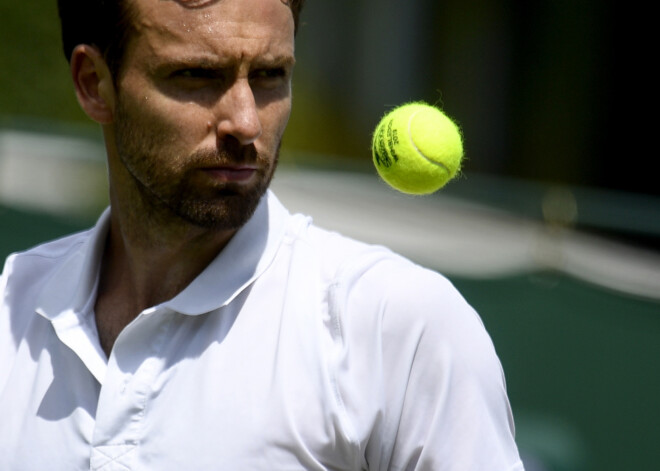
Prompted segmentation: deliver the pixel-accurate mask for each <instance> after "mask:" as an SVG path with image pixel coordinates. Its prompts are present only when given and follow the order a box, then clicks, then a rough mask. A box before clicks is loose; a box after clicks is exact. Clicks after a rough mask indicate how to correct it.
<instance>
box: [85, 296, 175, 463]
mask: <svg viewBox="0 0 660 471" xmlns="http://www.w3.org/2000/svg"><path fill="white" fill-rule="evenodd" d="M167 317H168V316H167V313H166V312H162V310H158V309H153V310H150V311H145V312H143V313H141V314H140V316H138V317H137V318H136V319H135V320H134V321H133V322H132V323H131V324H129V325H128V326H127V327H126V328H125V329H124V330H123V331H122V333H121V334H120V335H119V337H118V338H117V341H116V342H115V345H114V347H113V350H112V353H111V355H110V358H109V359H108V368H107V374H106V377H105V380H104V382H103V386H102V387H101V394H100V397H99V402H98V406H97V412H96V425H95V430H94V438H93V440H92V450H91V456H90V469H91V470H93V471H126V470H132V469H136V468H135V466H134V462H135V459H136V458H135V454H136V451H137V449H138V448H139V446H140V442H141V439H142V437H143V433H144V425H145V421H146V420H147V417H146V410H147V408H148V404H149V401H150V400H151V399H152V397H153V393H154V385H155V384H156V383H157V380H158V377H159V375H160V374H162V371H163V364H164V361H163V354H162V353H163V348H164V343H165V340H166V338H167V328H168V322H167V319H166V318H167Z"/></svg>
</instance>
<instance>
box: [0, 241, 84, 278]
mask: <svg viewBox="0 0 660 471" xmlns="http://www.w3.org/2000/svg"><path fill="white" fill-rule="evenodd" d="M89 234H90V230H85V231H81V232H77V233H75V234H70V235H67V236H64V237H61V238H59V239H55V240H52V241H49V242H45V243H43V244H40V245H37V246H35V247H32V248H30V249H28V250H25V251H22V252H16V253H13V254H11V255H10V256H9V257H7V260H6V261H5V266H4V270H3V273H4V276H5V277H7V279H10V278H13V277H15V276H16V275H17V274H18V273H22V272H26V271H27V272H34V273H42V272H43V271H44V270H47V269H48V268H49V267H53V266H57V265H58V264H59V262H60V261H61V260H62V259H66V258H68V256H69V255H70V254H71V253H72V252H75V251H76V250H77V249H78V248H79V247H80V246H81V245H82V244H84V243H85V241H86V240H87V239H88V238H89Z"/></svg>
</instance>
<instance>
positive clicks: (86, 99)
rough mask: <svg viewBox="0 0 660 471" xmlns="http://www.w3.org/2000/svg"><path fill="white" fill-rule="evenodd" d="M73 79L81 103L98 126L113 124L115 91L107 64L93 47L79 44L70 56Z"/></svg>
mask: <svg viewBox="0 0 660 471" xmlns="http://www.w3.org/2000/svg"><path fill="white" fill-rule="evenodd" d="M71 77H72V78H73V85H74V87H75V89H76V96H77V98H78V103H80V106H81V107H82V109H83V110H84V111H85V113H87V115H88V116H89V117H90V118H92V119H93V120H94V121H96V122H97V123H99V124H110V123H111V122H112V121H113V117H114V109H115V87H114V82H113V80H112V74H111V73H110V69H109V68H108V64H107V63H106V61H105V59H104V58H103V55H102V54H101V52H100V51H99V50H98V49H97V48H96V47H94V46H90V45H87V44H79V45H78V46H76V48H75V49H74V50H73V52H72V54H71Z"/></svg>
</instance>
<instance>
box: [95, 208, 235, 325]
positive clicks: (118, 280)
mask: <svg viewBox="0 0 660 471" xmlns="http://www.w3.org/2000/svg"><path fill="white" fill-rule="evenodd" d="M138 205H139V204H138ZM127 206H128V205H127ZM234 232H235V231H216V230H213V229H207V228H200V227H197V226H194V225H192V224H190V223H188V222H187V221H183V220H182V219H180V218H177V217H173V216H172V215H170V216H169V217H167V218H166V217H164V216H163V215H162V214H159V211H143V210H140V208H136V205H135V201H134V202H133V204H132V205H131V207H124V206H123V205H122V203H121V202H120V201H112V213H111V226H110V233H109V235H108V240H107V245H106V254H105V256H104V262H103V265H102V272H101V273H102V277H101V280H102V285H103V286H102V287H104V288H109V291H108V292H112V294H113V296H116V297H121V298H124V299H130V300H133V302H134V304H135V305H134V306H133V309H134V310H135V313H136V315H137V313H139V312H141V311H142V310H144V309H146V308H147V307H150V306H154V305H156V304H159V303H161V302H164V301H167V300H168V299H171V298H172V297H174V296H176V295H177V294H178V293H179V292H181V291H182V290H183V289H184V288H185V287H186V286H187V285H188V284H189V283H190V282H191V281H192V280H193V279H194V278H195V277H197V275H199V274H200V273H201V272H202V271H203V270H204V268H206V266H207V265H208V264H209V263H210V262H211V261H212V260H213V259H214V258H215V257H216V256H217V254H218V253H219V252H220V251H221V250H222V249H223V248H224V246H225V245H226V244H227V242H228V241H229V239H231V237H232V236H233V234H234Z"/></svg>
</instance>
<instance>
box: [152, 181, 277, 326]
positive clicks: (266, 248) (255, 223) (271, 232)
mask: <svg viewBox="0 0 660 471" xmlns="http://www.w3.org/2000/svg"><path fill="white" fill-rule="evenodd" d="M289 217H290V214H289V212H288V211H287V210H286V209H285V208H284V206H282V204H281V203H280V202H279V200H278V199H277V198H276V197H275V195H274V194H273V193H272V192H271V191H268V192H267V194H266V196H265V197H264V198H262V199H261V202H260V203H259V205H258V206H257V209H256V211H255V213H254V215H253V216H252V217H251V218H250V220H249V221H248V222H247V223H246V224H245V225H244V226H243V227H242V228H241V229H239V231H238V232H237V233H236V234H235V235H234V237H232V239H231V240H230V241H229V243H228V244H227V245H226V246H225V248H224V249H223V250H222V252H220V253H219V254H218V256H217V257H216V258H215V259H214V260H213V261H212V262H211V263H210V264H209V265H208V266H207V267H206V269H205V270H204V271H203V272H202V273H200V274H199V276H197V278H195V279H194V280H193V281H192V283H190V285H188V286H187V287H186V288H185V289H184V290H183V291H182V292H181V293H179V294H178V295H177V296H175V297H174V298H173V299H172V300H170V301H167V302H165V303H163V304H162V306H163V307H167V308H169V309H172V310H174V311H176V312H180V313H182V314H189V315H196V314H204V313H207V312H210V311H213V310H215V309H218V308H220V307H222V306H225V305H227V304H229V303H230V302H231V301H232V300H233V299H234V298H235V297H236V296H238V294H239V293H240V292H241V291H242V290H243V289H245V288H246V287H247V286H248V285H250V284H251V283H252V282H253V281H254V280H255V279H256V278H257V277H259V275H261V273H263V272H264V270H266V268H268V266H269V265H270V264H271V263H272V261H273V260H274V259H275V255H276V253H277V250H278V248H279V246H280V244H281V242H282V240H283V239H284V235H285V233H286V229H287V225H288V220H289Z"/></svg>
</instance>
